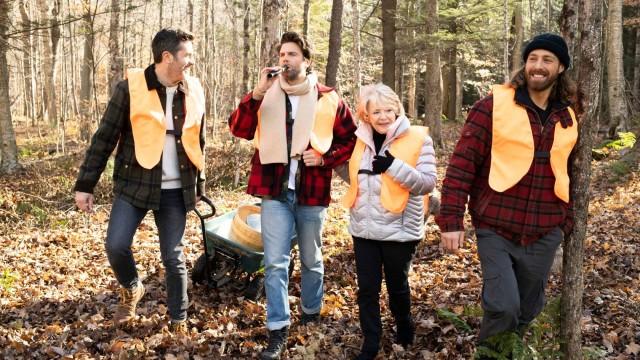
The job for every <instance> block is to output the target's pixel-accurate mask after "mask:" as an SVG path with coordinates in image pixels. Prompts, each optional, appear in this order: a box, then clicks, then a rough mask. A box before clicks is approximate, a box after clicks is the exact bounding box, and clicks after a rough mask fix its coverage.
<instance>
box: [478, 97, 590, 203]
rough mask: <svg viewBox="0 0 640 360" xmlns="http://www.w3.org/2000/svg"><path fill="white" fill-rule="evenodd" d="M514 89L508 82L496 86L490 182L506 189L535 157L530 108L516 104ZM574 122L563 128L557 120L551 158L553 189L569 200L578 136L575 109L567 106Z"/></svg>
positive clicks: (490, 184) (500, 190)
mask: <svg viewBox="0 0 640 360" xmlns="http://www.w3.org/2000/svg"><path fill="white" fill-rule="evenodd" d="M514 96H515V89H514V88H512V87H511V86H509V85H495V86H493V139H492V143H491V168H490V170H489V186H490V187H491V188H492V189H493V190H495V191H497V192H503V191H505V190H507V189H509V188H511V187H512V186H514V185H515V184H517V183H518V181H520V179H522V178H523V177H524V176H525V175H526V174H527V172H529V168H530V167H531V163H532V162H533V157H534V152H535V148H534V144H533V133H532V131H531V125H530V123H529V116H528V115H527V110H526V109H525V108H524V107H522V106H519V105H517V104H516V102H515V100H514ZM568 110H569V114H570V115H571V119H572V120H573V125H572V126H570V127H567V128H566V129H564V128H563V127H562V125H561V124H560V122H557V123H556V127H555V130H554V135H553V145H552V146H551V153H550V160H551V169H552V170H553V175H554V176H555V178H556V182H555V186H554V192H555V194H556V196H557V197H558V198H560V199H562V201H564V202H567V203H568V202H569V174H568V171H567V162H568V159H569V155H570V154H571V150H572V149H573V146H574V145H575V144H576V141H577V140H578V122H577V121H576V115H575V113H574V112H573V109H571V108H568Z"/></svg>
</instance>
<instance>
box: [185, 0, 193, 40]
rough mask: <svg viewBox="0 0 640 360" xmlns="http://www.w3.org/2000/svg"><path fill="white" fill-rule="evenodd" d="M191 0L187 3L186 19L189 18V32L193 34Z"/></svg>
mask: <svg viewBox="0 0 640 360" xmlns="http://www.w3.org/2000/svg"><path fill="white" fill-rule="evenodd" d="M193 17H194V16H193V0H189V2H188V3H187V18H189V32H190V33H193Z"/></svg>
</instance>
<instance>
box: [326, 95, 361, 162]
mask: <svg viewBox="0 0 640 360" xmlns="http://www.w3.org/2000/svg"><path fill="white" fill-rule="evenodd" d="M355 132H356V125H355V123H354V122H353V117H352V116H351V111H350V110H349V107H348V106H347V105H346V104H345V103H344V102H343V101H342V100H340V104H339V105H338V110H337V111H336V119H335V121H334V124H333V142H332V143H331V147H330V148H329V150H328V151H327V152H326V153H325V154H324V155H323V156H322V160H323V162H324V166H325V167H329V168H335V167H336V166H339V165H341V164H343V163H345V162H346V161H347V160H349V158H350V157H351V153H352V152H353V148H354V147H355V145H356V136H355Z"/></svg>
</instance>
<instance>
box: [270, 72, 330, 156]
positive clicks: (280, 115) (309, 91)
mask: <svg viewBox="0 0 640 360" xmlns="http://www.w3.org/2000/svg"><path fill="white" fill-rule="evenodd" d="M278 80H279V81H274V82H273V85H271V87H270V88H269V90H267V92H266V94H265V95H264V98H263V99H262V104H261V105H260V139H259V144H258V150H259V153H260V163H261V164H263V165H264V164H274V163H280V164H286V163H288V162H289V157H291V158H295V159H299V158H300V157H301V155H302V153H303V152H304V151H305V150H306V149H307V147H308V146H309V138H310V136H311V130H312V129H313V124H314V121H315V114H316V106H317V104H318V89H317V87H316V84H317V83H318V77H317V76H316V74H315V73H311V74H308V75H307V77H306V78H305V80H304V82H302V83H300V84H297V85H290V84H289V83H287V82H286V81H285V80H284V78H283V77H282V76H279V77H278ZM285 93H286V94H288V95H292V96H300V102H299V105H298V111H297V113H296V114H294V116H293V118H294V119H295V121H294V122H293V132H292V139H291V154H289V156H287V133H286V126H287V125H286V117H287V114H286V111H287V110H286V100H285Z"/></svg>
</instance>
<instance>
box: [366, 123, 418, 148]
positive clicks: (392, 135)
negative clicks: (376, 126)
mask: <svg viewBox="0 0 640 360" xmlns="http://www.w3.org/2000/svg"><path fill="white" fill-rule="evenodd" d="M410 126H411V122H409V119H408V118H407V117H406V116H404V115H402V116H399V117H398V118H397V119H396V121H395V122H394V123H393V124H391V127H390V128H389V131H387V138H386V139H385V140H384V143H383V144H382V147H384V146H385V145H387V144H389V143H390V142H392V141H393V140H395V139H396V138H397V137H398V136H400V135H402V134H403V133H404V132H406V131H407V130H409V127H410ZM356 137H357V138H358V139H360V140H362V142H364V143H365V144H366V145H367V146H368V147H370V148H371V149H375V145H374V143H373V127H372V126H371V124H369V123H368V122H365V121H360V124H359V125H358V128H357V129H356Z"/></svg>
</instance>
